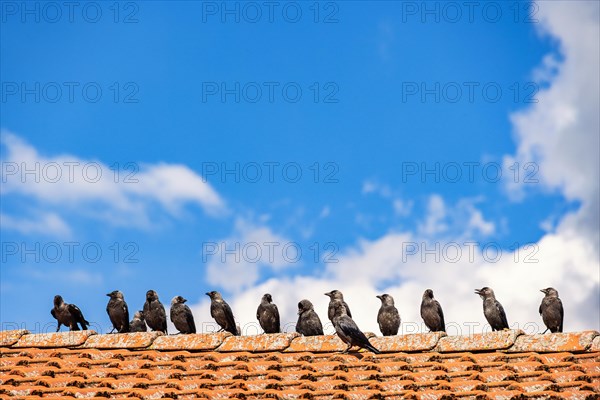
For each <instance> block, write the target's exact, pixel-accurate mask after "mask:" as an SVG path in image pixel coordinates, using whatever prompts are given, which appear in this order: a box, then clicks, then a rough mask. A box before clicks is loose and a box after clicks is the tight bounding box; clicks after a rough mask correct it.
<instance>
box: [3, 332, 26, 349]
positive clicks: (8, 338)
mask: <svg viewBox="0 0 600 400" xmlns="http://www.w3.org/2000/svg"><path fill="white" fill-rule="evenodd" d="M28 333H29V331H28V330H27V329H16V330H12V331H0V347H8V346H11V345H13V344H15V343H17V342H18V341H19V339H20V338H21V336H23V335H26V334H28Z"/></svg>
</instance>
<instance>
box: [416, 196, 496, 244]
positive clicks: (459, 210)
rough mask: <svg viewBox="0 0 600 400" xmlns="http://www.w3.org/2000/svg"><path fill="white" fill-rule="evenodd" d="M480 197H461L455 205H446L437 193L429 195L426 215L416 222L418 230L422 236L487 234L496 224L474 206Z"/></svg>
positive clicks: (474, 235) (492, 230)
mask: <svg viewBox="0 0 600 400" xmlns="http://www.w3.org/2000/svg"><path fill="white" fill-rule="evenodd" d="M481 201H482V199H481V198H478V197H475V198H463V199H460V200H459V201H458V202H457V203H456V205H453V206H452V205H448V204H446V202H445V201H444V199H443V198H442V196H440V195H439V194H433V195H431V196H430V197H429V200H428V203H427V215H426V216H425V218H424V220H423V221H421V222H420V223H419V224H418V227H417V229H418V232H419V234H420V235H421V236H423V237H429V238H436V237H443V236H449V237H452V236H454V237H458V236H461V237H467V238H471V237H476V236H484V237H485V236H489V235H491V234H493V233H494V232H495V231H496V225H495V224H494V223H493V222H490V221H487V220H486V219H485V217H484V216H483V213H482V212H481V210H479V209H478V208H477V207H476V204H477V203H480V202H481Z"/></svg>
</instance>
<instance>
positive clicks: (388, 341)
mask: <svg viewBox="0 0 600 400" xmlns="http://www.w3.org/2000/svg"><path fill="white" fill-rule="evenodd" d="M444 336H446V333H445V332H432V333H415V334H409V335H398V336H383V337H375V338H372V339H371V344H372V345H373V346H375V347H376V348H377V349H378V350H379V351H382V352H384V353H387V352H389V353H392V352H393V353H396V352H399V351H411V352H412V351H427V350H431V349H433V348H434V347H435V346H436V345H437V343H438V341H439V340H440V338H442V337H444Z"/></svg>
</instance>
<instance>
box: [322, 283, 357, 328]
mask: <svg viewBox="0 0 600 400" xmlns="http://www.w3.org/2000/svg"><path fill="white" fill-rule="evenodd" d="M325 296H329V307H328V308H327V317H328V318H329V320H330V321H331V322H333V315H334V314H335V311H334V306H335V303H336V302H337V301H339V302H341V303H342V304H343V305H344V307H346V314H347V315H348V316H349V317H350V318H352V313H351V312H350V307H348V304H346V302H345V301H344V295H343V294H342V292H340V291H339V290H332V291H331V292H329V293H325Z"/></svg>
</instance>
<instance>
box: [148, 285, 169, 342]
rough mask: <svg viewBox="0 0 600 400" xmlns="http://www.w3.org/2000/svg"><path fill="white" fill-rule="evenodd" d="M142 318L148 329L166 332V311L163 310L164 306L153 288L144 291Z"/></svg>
mask: <svg viewBox="0 0 600 400" xmlns="http://www.w3.org/2000/svg"><path fill="white" fill-rule="evenodd" d="M144 318H145V319H146V323H147V324H148V327H149V328H150V329H152V330H153V331H159V332H163V333H164V334H167V313H166V312H165V307H164V306H163V305H162V303H161V302H160V300H158V294H157V293H156V292H155V291H154V290H148V291H147V292H146V302H145V303H144Z"/></svg>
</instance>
